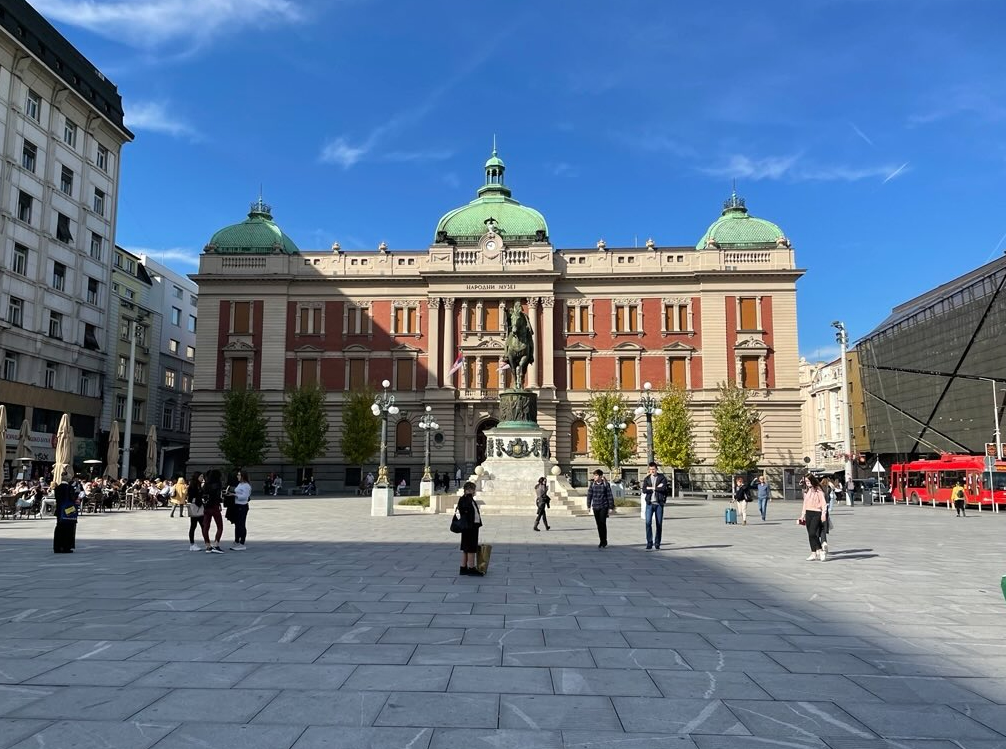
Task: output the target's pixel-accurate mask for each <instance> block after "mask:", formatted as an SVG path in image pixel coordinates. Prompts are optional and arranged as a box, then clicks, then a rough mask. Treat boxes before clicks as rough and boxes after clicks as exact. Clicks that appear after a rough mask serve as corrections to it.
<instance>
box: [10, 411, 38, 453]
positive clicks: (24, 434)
mask: <svg viewBox="0 0 1006 749" xmlns="http://www.w3.org/2000/svg"><path fill="white" fill-rule="evenodd" d="M30 440H31V424H29V423H28V419H25V420H24V421H22V422H21V431H19V432H18V433H17V448H15V452H14V460H21V459H27V460H31V459H32V458H34V457H35V456H34V455H32V454H31V448H30V447H28V442H29V441H30Z"/></svg>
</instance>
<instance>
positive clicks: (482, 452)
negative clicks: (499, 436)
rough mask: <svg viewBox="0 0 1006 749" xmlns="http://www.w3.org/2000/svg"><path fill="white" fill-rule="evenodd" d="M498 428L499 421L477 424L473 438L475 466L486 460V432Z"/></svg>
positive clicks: (491, 420)
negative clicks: (476, 430)
mask: <svg viewBox="0 0 1006 749" xmlns="http://www.w3.org/2000/svg"><path fill="white" fill-rule="evenodd" d="M498 426H499V419H486V420H485V421H483V422H482V423H481V424H479V428H478V432H477V433H476V437H475V465H481V464H482V463H484V462H485V460H486V430H487V429H495V428H496V427H498Z"/></svg>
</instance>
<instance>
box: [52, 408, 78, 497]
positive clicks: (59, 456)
mask: <svg viewBox="0 0 1006 749" xmlns="http://www.w3.org/2000/svg"><path fill="white" fill-rule="evenodd" d="M72 476H73V430H72V429H71V428H70V414H63V418H61V419H60V420H59V429H57V430H56V465H54V466H53V467H52V480H53V481H54V482H55V483H57V484H61V483H63V482H64V481H68V480H69V479H70V478H71V477H72Z"/></svg>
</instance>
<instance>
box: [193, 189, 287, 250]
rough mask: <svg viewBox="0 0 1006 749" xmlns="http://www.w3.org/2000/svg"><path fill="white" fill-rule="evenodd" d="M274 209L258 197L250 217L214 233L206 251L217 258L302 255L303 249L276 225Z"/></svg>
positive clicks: (249, 214)
mask: <svg viewBox="0 0 1006 749" xmlns="http://www.w3.org/2000/svg"><path fill="white" fill-rule="evenodd" d="M271 211H272V209H271V207H270V206H268V205H266V204H265V203H263V202H262V198H259V199H258V200H257V201H256V202H254V203H252V206H251V211H250V212H249V213H248V218H246V219H245V220H244V221H242V222H241V223H240V224H234V225H232V226H227V227H224V228H223V229H221V230H220V231H218V232H217V233H216V234H214V235H213V236H212V237H211V238H210V241H209V242H208V243H207V244H206V247H204V248H203V252H208V253H214V254H217V255H276V254H282V255H299V254H300V250H299V249H297V245H295V244H294V243H293V240H292V239H290V237H288V236H287V235H286V234H284V233H283V230H282V229H280V228H279V227H278V226H277V225H276V222H275V221H273V220H272V213H271Z"/></svg>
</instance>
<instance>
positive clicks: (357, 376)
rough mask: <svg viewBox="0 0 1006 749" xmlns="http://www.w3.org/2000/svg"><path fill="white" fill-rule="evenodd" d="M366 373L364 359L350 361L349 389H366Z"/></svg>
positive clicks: (365, 361)
mask: <svg viewBox="0 0 1006 749" xmlns="http://www.w3.org/2000/svg"><path fill="white" fill-rule="evenodd" d="M366 373H367V360H366V359H350V360H349V389H350V390H362V389H363V388H364V387H366V385H367V379H366Z"/></svg>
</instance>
